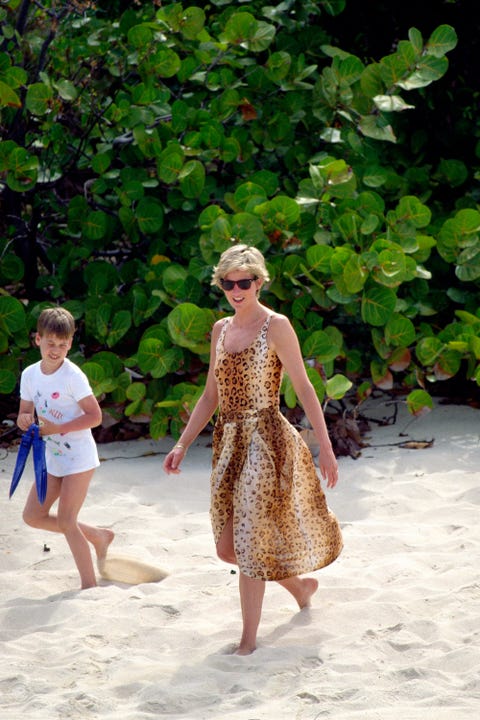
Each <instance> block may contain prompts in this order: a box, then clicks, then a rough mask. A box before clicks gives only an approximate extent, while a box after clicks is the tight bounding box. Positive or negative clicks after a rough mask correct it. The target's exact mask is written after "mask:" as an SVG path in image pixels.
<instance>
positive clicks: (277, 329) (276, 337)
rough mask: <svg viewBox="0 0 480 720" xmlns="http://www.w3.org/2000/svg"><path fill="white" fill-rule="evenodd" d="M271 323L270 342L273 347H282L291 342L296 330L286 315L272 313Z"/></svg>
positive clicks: (269, 329)
mask: <svg viewBox="0 0 480 720" xmlns="http://www.w3.org/2000/svg"><path fill="white" fill-rule="evenodd" d="M270 316H271V317H270V325H269V328H268V342H269V345H270V346H271V347H273V348H277V347H281V346H282V345H284V344H285V343H286V342H289V341H290V340H291V338H292V335H295V331H294V329H293V327H292V324H291V322H290V320H289V319H288V317H287V316H286V315H282V314H281V313H276V312H272V313H270Z"/></svg>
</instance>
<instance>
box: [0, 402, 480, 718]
mask: <svg viewBox="0 0 480 720" xmlns="http://www.w3.org/2000/svg"><path fill="white" fill-rule="evenodd" d="M362 411H363V412H364V413H365V414H366V415H369V414H370V415H371V416H372V417H377V418H379V417H384V416H385V417H387V416H390V415H391V413H392V410H391V407H389V406H387V405H386V404H382V403H379V402H378V401H376V402H375V403H373V402H372V403H371V407H370V408H369V407H368V405H367V406H365V407H363V408H362ZM479 413H480V411H479V410H477V409H474V408H471V407H468V406H456V405H443V404H441V403H440V402H439V401H436V407H435V409H434V410H433V412H431V413H429V414H428V415H426V416H424V417H421V418H419V419H416V420H412V419H411V417H410V416H409V415H408V413H407V411H406V408H405V406H404V405H403V404H402V403H400V407H399V413H398V417H397V419H396V422H395V423H394V424H392V425H387V426H377V425H376V424H372V429H371V432H370V433H368V435H367V436H365V437H364V440H365V441H366V442H368V443H369V446H368V447H365V448H364V450H363V452H362V454H361V456H360V457H359V458H358V459H356V460H354V459H352V458H350V457H341V458H339V465H340V480H339V482H338V485H337V487H336V488H335V489H334V490H331V491H327V499H328V502H329V505H330V507H331V508H332V510H333V511H334V512H335V513H336V515H337V517H338V519H339V521H340V523H341V526H342V530H343V535H344V542H345V548H344V550H343V553H342V555H341V556H340V558H339V559H338V560H337V562H335V563H334V564H333V565H331V566H329V567H327V568H325V569H324V570H322V571H319V572H318V573H315V576H316V577H317V578H318V580H319V582H320V587H319V591H318V592H317V594H316V595H315V597H314V601H313V605H312V607H311V608H309V609H305V610H303V611H301V612H298V610H297V609H296V607H295V603H294V601H293V599H292V598H291V596H289V595H288V594H287V593H286V592H285V591H284V590H283V589H282V588H281V587H279V586H278V585H276V584H269V585H268V587H267V591H266V595H265V602H264V612H263V617H262V622H261V625H260V629H259V636H258V637H259V647H258V649H257V651H256V652H255V653H253V654H252V655H250V656H248V657H238V656H235V655H232V654H231V651H232V648H233V647H234V645H235V643H236V642H237V641H238V639H239V635H240V629H241V619H240V609H239V600H238V589H237V583H238V575H237V574H236V573H235V571H234V568H233V567H232V566H229V565H225V564H224V563H222V562H221V561H220V560H218V559H217V558H216V556H215V552H214V544H213V537H212V532H211V527H210V520H209V512H208V509H209V471H210V449H209V447H208V444H209V437H208V436H202V437H201V438H200V440H199V441H198V443H197V444H196V445H195V446H194V447H192V448H191V449H190V451H189V453H188V455H187V457H186V459H185V461H184V464H183V472H182V474H181V475H178V476H167V475H166V474H164V472H163V471H162V467H161V465H162V461H163V457H164V454H165V452H166V451H167V450H169V449H170V447H171V446H172V444H173V443H172V440H171V439H169V438H165V439H163V440H161V441H152V440H137V441H129V442H125V443H112V444H107V445H99V454H100V457H101V460H102V462H101V466H100V468H99V469H98V470H97V472H96V474H95V476H94V480H93V483H92V486H91V489H90V493H89V495H88V498H87V501H86V503H85V505H84V507H83V510H82V513H81V519H82V520H85V522H89V523H93V524H99V525H104V526H107V527H111V528H112V529H113V530H114V531H115V533H116V538H115V541H114V543H113V545H112V548H111V552H112V554H121V555H127V556H129V557H131V558H136V559H138V560H141V561H143V562H147V563H151V564H152V565H155V566H157V567H159V568H161V569H162V570H164V571H165V573H166V574H167V575H166V577H165V579H163V580H162V581H161V582H155V583H141V584H135V585H127V584H125V583H120V582H113V581H107V580H104V579H100V578H99V585H98V587H96V588H92V589H90V590H85V591H79V590H78V585H79V583H78V576H77V571H76V569H75V567H74V564H73V560H72V558H71V555H70V553H69V550H68V547H67V544H66V542H65V540H64V538H63V536H61V535H51V534H46V533H43V532H42V531H38V530H34V529H31V528H28V527H27V526H26V525H24V524H23V522H22V518H21V515H22V509H23V505H24V501H25V499H26V495H27V491H28V489H29V486H30V481H31V477H32V474H31V473H32V470H31V465H30V461H29V465H28V466H27V471H26V474H25V476H24V477H23V478H22V480H21V482H20V484H19V487H18V488H17V491H16V493H15V494H14V496H13V498H12V499H11V500H9V498H8V490H9V486H10V480H11V475H12V471H13V467H14V464H15V457H16V453H15V450H13V449H12V450H9V451H7V450H1V451H0V452H1V455H2V462H1V470H0V477H1V479H2V485H1V487H2V491H1V494H0V512H1V525H0V571H1V593H0V650H1V658H2V663H1V669H0V717H1V719H2V720H18V718H20V717H21V718H23V720H64V719H65V718H69V719H77V718H78V719H79V720H80V719H81V720H144V719H148V720H154V719H156V718H172V719H173V718H175V719H178V720H210V719H212V720H273V719H275V720H278V719H279V720H320V719H321V718H332V719H334V720H463V719H467V718H468V720H472V719H473V718H476V717H478V716H479V714H480V579H479V570H478V561H479V558H480V529H479V527H480V516H479V505H480V486H479V470H478V468H479V465H480V414H479ZM410 440H411V441H431V440H433V443H432V444H431V446H430V447H426V448H423V449H411V448H407V447H401V445H400V443H402V442H406V441H410Z"/></svg>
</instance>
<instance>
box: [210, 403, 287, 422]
mask: <svg viewBox="0 0 480 720" xmlns="http://www.w3.org/2000/svg"><path fill="white" fill-rule="evenodd" d="M278 412H279V408H278V406H276V405H269V406H268V407H264V408H259V409H258V410H240V409H239V410H227V411H224V410H221V411H220V413H219V416H218V419H219V420H220V421H221V422H224V423H228V422H242V420H251V419H252V420H253V419H255V418H258V417H262V416H264V415H271V414H272V413H278Z"/></svg>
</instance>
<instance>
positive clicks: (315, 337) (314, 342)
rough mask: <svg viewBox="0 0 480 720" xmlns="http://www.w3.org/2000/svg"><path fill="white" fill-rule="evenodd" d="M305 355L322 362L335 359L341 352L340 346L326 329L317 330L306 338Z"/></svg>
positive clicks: (303, 350) (303, 349) (303, 348)
mask: <svg viewBox="0 0 480 720" xmlns="http://www.w3.org/2000/svg"><path fill="white" fill-rule="evenodd" d="M302 352H303V355H304V356H305V357H307V358H315V359H316V360H318V361H319V362H321V363H325V362H328V361H329V360H335V358H336V357H337V356H338V355H339V354H340V346H339V345H337V344H336V343H335V342H334V341H332V338H331V337H330V335H328V334H327V333H326V332H325V331H324V330H315V332H313V333H311V334H310V335H309V336H308V338H307V339H306V340H305V342H304V343H303V346H302Z"/></svg>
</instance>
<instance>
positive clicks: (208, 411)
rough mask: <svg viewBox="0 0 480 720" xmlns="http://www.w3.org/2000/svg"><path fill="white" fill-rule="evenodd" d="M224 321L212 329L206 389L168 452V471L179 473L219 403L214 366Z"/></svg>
mask: <svg viewBox="0 0 480 720" xmlns="http://www.w3.org/2000/svg"><path fill="white" fill-rule="evenodd" d="M221 324H222V321H219V322H217V323H215V325H214V326H213V330H212V340H211V346H210V365H209V368H208V375H207V382H206V384H205V389H204V391H203V393H202V394H201V395H200V398H199V400H198V402H197V404H196V405H195V407H194V409H193V411H192V414H191V415H190V418H189V420H188V423H187V425H186V426H185V429H184V431H183V432H182V435H181V437H180V439H179V440H178V443H177V444H176V445H175V447H174V448H173V449H172V450H171V451H170V452H169V453H168V455H167V457H166V458H165V460H164V462H163V469H164V470H165V472H167V473H169V474H170V473H179V472H180V464H181V462H182V460H183V458H184V457H185V453H186V452H187V450H188V448H189V447H190V445H191V444H192V442H193V441H194V440H195V438H196V437H197V436H198V435H199V433H200V432H201V431H202V430H203V428H204V427H205V425H206V424H207V423H208V421H209V420H210V418H211V417H212V415H213V413H214V412H215V410H216V408H217V405H218V390H217V381H216V380H215V374H214V368H215V359H216V347H217V340H218V336H219V334H220V329H221Z"/></svg>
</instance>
